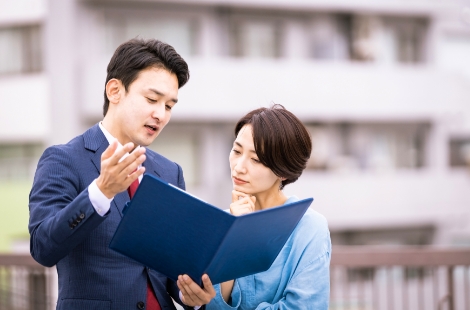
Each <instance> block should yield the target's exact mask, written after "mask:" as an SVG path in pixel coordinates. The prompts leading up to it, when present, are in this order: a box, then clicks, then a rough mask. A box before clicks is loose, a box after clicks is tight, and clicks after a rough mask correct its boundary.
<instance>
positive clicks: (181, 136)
mask: <svg viewBox="0 0 470 310" xmlns="http://www.w3.org/2000/svg"><path fill="white" fill-rule="evenodd" d="M167 127H170V128H171V129H170V128H165V130H164V131H163V132H162V133H161V134H160V135H159V136H158V138H157V139H155V141H154V142H153V143H152V144H151V145H150V146H149V148H150V149H151V150H153V151H155V152H157V153H159V154H160V155H163V156H165V157H166V158H168V159H169V160H171V161H174V162H176V163H178V164H179V165H180V166H181V168H182V169H183V174H184V180H185V182H186V187H187V186H188V185H196V184H197V181H198V178H197V174H198V170H197V166H198V160H199V156H198V155H199V148H198V146H199V144H198V139H197V130H196V131H195V130H194V129H189V128H176V127H175V125H173V126H171V125H170V126H167Z"/></svg>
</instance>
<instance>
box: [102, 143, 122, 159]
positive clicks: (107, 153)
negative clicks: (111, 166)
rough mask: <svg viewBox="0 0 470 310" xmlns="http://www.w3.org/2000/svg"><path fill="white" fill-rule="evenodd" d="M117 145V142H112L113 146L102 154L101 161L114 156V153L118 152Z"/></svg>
mask: <svg viewBox="0 0 470 310" xmlns="http://www.w3.org/2000/svg"><path fill="white" fill-rule="evenodd" d="M117 145H118V143H117V140H113V142H111V144H110V145H109V146H108V147H107V148H106V150H104V152H103V153H102V154H101V160H105V159H108V158H110V157H111V156H113V154H114V152H116V148H117Z"/></svg>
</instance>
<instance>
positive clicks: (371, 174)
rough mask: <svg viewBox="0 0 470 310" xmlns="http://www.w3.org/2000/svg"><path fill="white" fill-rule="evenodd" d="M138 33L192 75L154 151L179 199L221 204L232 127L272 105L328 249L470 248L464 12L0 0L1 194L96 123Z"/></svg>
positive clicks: (254, 0)
mask: <svg viewBox="0 0 470 310" xmlns="http://www.w3.org/2000/svg"><path fill="white" fill-rule="evenodd" d="M136 36H141V37H144V38H148V37H155V38H158V39H161V40H162V41H166V42H168V43H170V44H172V45H173V46H174V47H175V48H176V50H177V51H178V52H179V53H180V54H182V55H183V56H184V58H185V59H186V60H187V62H188V64H189V68H190V71H191V78H190V80H189V83H188V84H187V85H186V86H184V87H183V88H182V89H181V90H180V100H179V103H178V104H177V106H176V107H175V109H174V110H173V116H172V121H171V122H170V124H169V125H168V126H167V128H166V129H165V130H164V131H163V133H162V134H161V136H160V137H158V138H157V140H156V142H155V143H154V144H153V145H152V146H151V147H152V148H153V149H155V150H156V151H158V152H160V153H162V154H164V155H166V156H167V157H169V158H171V159H173V160H174V161H176V162H178V163H180V164H181V165H182V167H183V169H184V172H185V178H186V182H187V189H188V191H190V192H191V193H194V194H195V195H196V196H199V197H201V198H203V199H205V200H206V201H208V202H211V203H213V204H215V205H217V206H219V207H221V208H226V207H228V204H229V202H230V197H231V195H230V191H231V180H230V171H229V168H228V154H229V151H230V149H231V144H232V142H233V138H234V136H233V127H234V124H235V122H236V121H237V120H238V118H240V117H241V116H242V115H244V114H245V113H246V112H248V111H249V110H252V109H254V108H258V107H260V106H269V105H270V104H272V103H280V104H283V105H284V106H285V107H286V108H287V109H289V110H291V111H292V112H294V113H295V114H296V115H298V116H299V117H300V118H301V119H302V120H303V121H304V122H305V124H306V125H307V126H308V127H309V129H310V130H311V133H312V139H313V144H314V150H313V153H312V157H311V161H310V163H309V167H308V169H307V170H306V171H305V173H304V174H303V176H302V177H301V178H300V179H299V180H298V181H297V182H296V183H294V184H292V185H289V186H287V187H286V192H287V193H288V194H295V195H297V196H299V197H301V198H303V197H314V199H315V201H314V203H313V204H312V207H313V208H315V209H316V210H318V211H319V212H321V213H322V214H324V215H325V216H326V217H327V219H328V221H329V224H330V229H331V232H332V238H333V244H350V245H355V244H445V245H456V246H458V245H466V246H469V245H470V1H457V0H455V1H454V0H452V1H450V0H441V1H439V0H434V1H433V0H413V1H411V0H408V1H405V0H381V1H372V0H355V1H351V0H289V1H287V0H270V1H266V0H250V1H248V0H225V1H224V0H174V1H170V0H168V1H160V0H107V1H106V0H68V1H64V0H16V1H8V0H0V182H8V181H9V180H12V179H18V178H19V179H26V180H31V178H32V175H33V173H34V170H35V167H36V163H37V160H38V158H39V156H40V154H41V153H42V151H43V150H44V148H45V147H47V146H48V145H51V144H58V143H66V142H67V141H69V140H70V139H71V138H73V137H74V136H76V135H78V134H80V133H82V132H83V131H84V130H86V129H87V128H88V127H89V126H91V125H92V124H95V123H96V122H98V121H100V120H101V118H102V103H103V90H104V84H105V83H104V82H105V77H106V65H107V63H108V61H109V59H110V58H111V55H112V53H113V51H114V50H115V48H116V47H117V46H118V45H119V44H120V43H122V42H123V41H125V40H127V39H130V38H133V37H136ZM15 208H26V206H15Z"/></svg>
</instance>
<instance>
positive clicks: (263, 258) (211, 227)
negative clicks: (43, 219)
mask: <svg viewBox="0 0 470 310" xmlns="http://www.w3.org/2000/svg"><path fill="white" fill-rule="evenodd" d="M312 201H313V199H312V198H308V199H304V200H299V201H296V202H294V203H289V204H285V205H282V206H279V207H275V208H270V209H267V210H262V211H257V212H254V213H249V214H246V215H242V216H233V215H231V214H230V213H228V212H226V211H223V210H221V209H219V208H217V207H215V206H212V205H210V204H208V203H206V202H204V201H202V200H200V199H198V198H196V197H194V196H192V195H190V194H189V193H187V192H185V191H183V190H181V189H179V188H177V187H176V186H173V185H171V184H168V183H166V182H165V181H162V180H161V179H159V178H156V177H154V176H151V175H147V174H146V175H144V177H143V178H142V181H141V183H140V185H139V187H138V189H137V191H136V193H135V195H134V197H133V198H132V200H131V202H130V203H129V204H128V205H127V207H126V208H125V209H124V215H123V218H122V220H121V222H120V224H119V226H118V228H117V230H116V232H115V234H114V236H113V238H112V240H111V243H110V245H109V246H110V248H111V249H113V250H115V251H117V252H119V253H121V254H124V255H126V256H128V257H130V258H132V259H134V260H136V261H138V262H140V263H142V264H144V265H145V266H148V267H150V268H152V269H154V270H156V271H159V272H161V273H163V274H165V275H166V276H167V277H169V278H171V279H173V280H176V279H177V278H178V275H181V274H188V275H189V276H190V277H191V278H192V279H193V280H194V281H195V282H197V283H199V284H201V277H202V275H203V274H204V273H207V274H208V275H209V277H210V279H211V281H212V283H213V284H216V283H220V282H224V281H227V280H231V279H235V278H240V277H243V276H247V275H250V274H254V273H258V272H262V271H265V270H268V269H269V267H270V266H271V264H272V263H273V262H274V260H275V259H276V257H277V255H278V254H279V252H280V251H281V249H282V247H283V246H284V244H285V243H286V241H287V239H288V238H289V236H290V235H291V233H292V231H293V230H294V229H295V227H296V225H297V223H298V222H299V221H300V219H301V218H302V216H303V215H304V213H305V212H306V211H307V209H308V207H309V206H310V204H311V203H312Z"/></svg>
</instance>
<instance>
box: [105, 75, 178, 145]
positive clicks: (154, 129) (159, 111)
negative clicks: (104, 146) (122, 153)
mask: <svg viewBox="0 0 470 310" xmlns="http://www.w3.org/2000/svg"><path fill="white" fill-rule="evenodd" d="M120 87H121V88H122V89H121V90H120V91H121V97H120V100H119V102H118V103H117V104H115V109H116V119H115V120H114V122H113V123H114V124H113V128H114V130H113V131H112V132H111V133H112V134H113V135H114V137H115V138H117V139H118V141H119V142H121V144H123V145H124V144H126V143H128V142H133V143H134V144H136V145H141V146H148V145H150V144H151V143H152V142H153V140H155V138H156V137H157V136H158V135H159V134H160V132H161V131H162V130H163V128H164V127H165V126H166V124H168V122H169V121H170V117H171V109H172V108H173V106H174V105H175V104H176V102H177V100H178V79H177V78H176V75H175V74H173V73H170V72H169V71H168V70H165V69H159V68H148V69H145V70H143V71H141V72H140V74H139V75H138V77H137V79H136V80H135V81H134V82H132V83H131V84H130V86H129V88H128V91H127V93H126V91H125V89H124V86H122V84H121V86H120Z"/></svg>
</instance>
